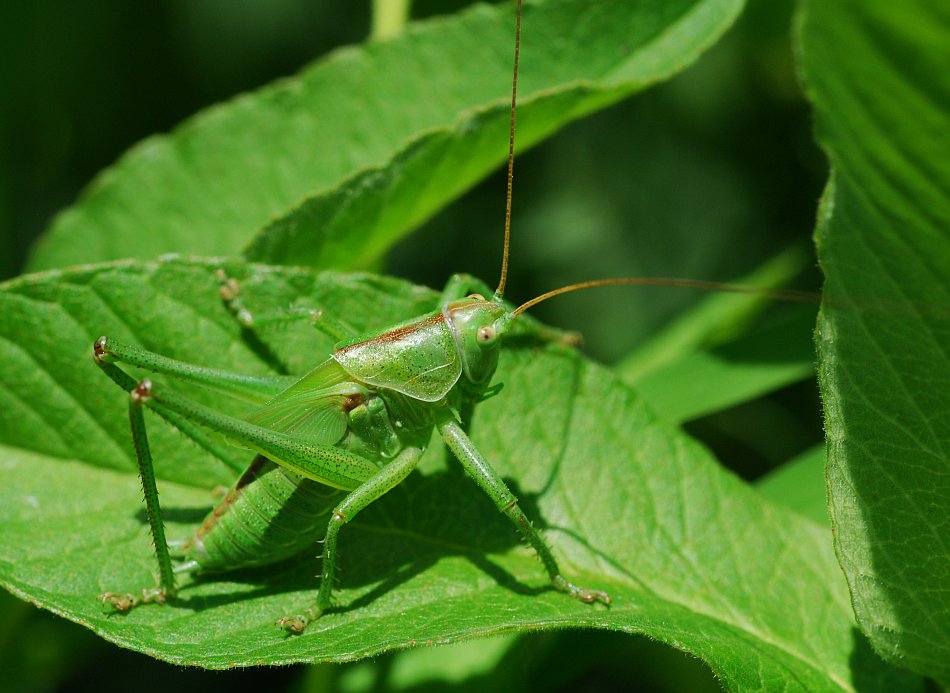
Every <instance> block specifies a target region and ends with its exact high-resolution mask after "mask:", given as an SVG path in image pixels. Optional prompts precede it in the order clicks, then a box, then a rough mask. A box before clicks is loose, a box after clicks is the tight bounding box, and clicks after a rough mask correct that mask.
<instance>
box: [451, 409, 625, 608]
mask: <svg viewBox="0 0 950 693" xmlns="http://www.w3.org/2000/svg"><path fill="white" fill-rule="evenodd" d="M437 427H438V429H439V434H440V435H441V436H442V439H443V440H444V441H445V444H446V445H447V446H448V447H449V449H450V450H451V451H452V452H453V453H455V456H456V457H457V458H458V460H459V462H461V463H462V466H463V467H464V468H465V471H467V472H468V473H469V474H470V475H471V477H472V478H473V479H474V480H475V483H476V484H478V485H479V486H480V487H481V488H482V490H483V491H484V492H485V493H487V494H488V497H489V498H491V499H492V501H494V503H495V506H496V507H497V508H498V509H499V510H500V511H501V512H502V513H503V514H504V515H505V516H506V517H507V518H508V519H509V520H511V521H512V522H513V523H514V525H515V527H517V528H518V531H519V532H520V533H521V536H522V538H523V539H524V542H525V543H526V544H528V545H529V546H530V547H531V548H533V549H534V550H535V551H537V553H538V558H540V559H541V563H543V564H544V568H545V569H546V570H547V571H548V576H549V577H550V578H551V584H552V585H553V586H554V589H556V590H557V591H559V592H564V593H565V594H568V595H570V596H571V597H574V598H575V599H578V600H580V601H582V602H584V603H586V604H592V603H594V602H601V603H603V604H610V595H608V594H607V593H606V592H601V591H600V590H594V589H589V588H586V587H580V586H578V585H575V584H574V583H572V582H568V580H567V579H565V578H564V576H563V575H561V570H560V568H558V565H557V560H556V559H555V558H554V553H553V552H552V551H551V547H550V546H548V544H547V542H546V541H545V540H544V537H543V536H542V535H541V532H539V531H538V530H537V529H536V528H535V527H534V525H533V524H531V520H529V519H528V517H527V515H525V514H524V511H523V510H522V509H521V508H520V507H519V506H518V499H517V498H515V495H514V494H513V493H512V492H511V491H510V490H509V489H508V486H507V485H505V482H504V481H502V479H501V477H500V476H498V473H497V472H496V471H495V470H494V469H492V467H491V465H490V464H489V463H488V460H486V459H485V458H484V457H482V454H481V453H480V452H479V451H478V448H476V447H475V445H474V444H473V443H472V441H471V439H470V438H469V437H468V436H467V435H465V432H464V431H463V430H462V427H461V426H459V425H458V423H456V422H455V420H454V419H451V418H446V419H444V420H443V421H441V422H440V423H438V424H437Z"/></svg>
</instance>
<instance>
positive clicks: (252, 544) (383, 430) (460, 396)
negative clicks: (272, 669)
mask: <svg viewBox="0 0 950 693" xmlns="http://www.w3.org/2000/svg"><path fill="white" fill-rule="evenodd" d="M518 16H519V20H518V24H519V26H518V29H517V30H516V41H515V71H514V75H515V82H514V87H515V88H513V89H512V124H511V142H510V150H509V178H508V180H509V187H508V196H507V206H506V222H505V241H504V253H503V262H502V270H501V280H500V282H499V285H498V287H497V289H496V290H495V291H494V292H493V291H492V290H491V289H490V288H489V287H487V286H485V285H484V284H482V283H481V282H478V281H476V280H473V279H471V278H468V277H462V276H456V277H454V278H453V279H452V280H450V282H449V284H448V285H447V286H446V288H445V290H444V291H443V293H442V295H441V298H440V301H439V304H438V307H437V309H436V310H435V311H433V312H432V313H429V314H427V315H424V316H421V317H419V318H417V319H415V320H412V321H410V322H407V323H403V324H400V325H396V326H393V327H392V328H390V329H387V330H383V331H381V332H380V333H378V334H372V335H357V334H355V333H354V332H353V331H352V330H350V329H349V328H347V327H346V326H345V325H344V324H343V323H342V322H340V321H338V320H336V319H334V318H335V316H327V315H324V314H323V313H321V312H320V310H319V309H318V307H314V309H313V310H311V311H301V310H297V311H295V312H293V313H287V314H285V315H283V316H276V317H273V318H272V319H275V320H295V319H304V320H310V321H311V322H312V323H313V325H314V327H315V328H316V329H318V330H320V331H321V332H323V333H325V334H327V335H328V336H330V337H331V338H332V339H334V341H336V342H337V343H336V346H335V347H334V349H333V351H332V353H331V354H329V355H328V358H327V359H326V360H324V361H323V362H322V363H320V364H319V365H317V366H316V367H315V368H314V369H313V370H311V371H310V372H309V373H307V374H306V375H304V376H303V377H302V378H301V379H300V380H298V381H297V382H296V383H294V384H292V385H290V386H289V387H285V381H284V380H283V379H279V378H247V377H242V376H239V375H235V374H232V373H224V372H218V371H213V370H210V369H206V368H202V367H197V366H193V365H190V364H185V363H182V362H177V361H174V360H171V359H167V358H164V357H162V356H159V355H157V354H153V353H149V352H146V351H143V350H140V349H137V348H134V347H130V346H125V345H122V344H120V343H118V342H116V341H113V340H111V339H109V338H108V337H105V336H104V337H101V338H100V339H98V340H97V341H96V343H95V347H94V355H95V360H96V363H97V364H98V365H99V367H100V368H101V369H102V370H103V371H104V372H105V373H106V375H108V376H109V377H110V378H111V379H112V380H113V381H114V382H115V383H116V384H118V385H119V386H120V387H121V388H122V389H124V390H126V391H127V392H129V394H130V400H129V417H130V422H131V429H132V440H133V446H134V449H135V455H136V458H137V460H138V463H139V467H140V473H141V476H142V482H143V486H144V489H145V497H146V504H147V509H148V516H149V522H150V525H151V530H152V534H153V538H154V542H155V546H156V552H157V556H158V563H159V574H160V580H159V585H158V587H154V588H147V589H143V590H142V591H141V592H139V593H118V592H108V593H105V594H103V595H102V596H101V598H102V600H103V601H104V602H105V603H108V604H110V605H111V606H112V607H114V608H115V609H117V610H121V611H124V610H128V609H131V608H133V607H136V606H138V605H141V604H147V603H163V602H165V601H167V600H170V599H173V598H174V597H175V596H176V587H175V574H176V573H180V572H188V571H195V570H197V571H207V572H218V571H225V570H231V569H239V568H245V567H250V566H257V565H267V564H271V563H275V562H277V561H280V560H283V559H286V558H288V557H290V556H293V555H296V554H298V553H301V552H303V551H306V550H308V549H312V547H314V546H316V544H317V541H318V540H319V539H320V538H321V537H322V539H323V544H322V557H323V562H322V573H321V576H320V583H319V591H318V595H317V599H316V603H315V604H314V605H312V607H311V608H309V609H306V610H304V611H303V612H302V613H297V614H292V615H286V616H283V617H281V618H279V620H278V624H279V625H280V626H281V627H282V628H283V629H285V630H286V631H288V632H291V633H300V632H302V631H303V630H304V629H305V628H306V627H307V626H308V624H309V623H311V622H312V621H313V620H315V619H316V618H319V617H320V616H321V615H322V614H323V613H324V612H325V611H326V610H327V609H328V608H330V605H331V600H332V590H333V586H334V571H335V567H336V557H337V537H338V534H339V532H340V529H341V528H342V526H343V525H344V524H345V523H347V522H349V521H351V520H352V519H353V518H354V517H355V516H356V514H357V513H358V512H359V511H360V510H362V509H363V508H365V507H366V506H367V505H369V504H370V503H372V502H373V501H374V500H377V499H378V498H380V497H381V496H382V495H384V494H385V493H386V492H387V491H389V490H390V489H392V488H393V487H395V486H396V485H397V484H399V483H400V482H401V481H402V480H404V479H405V478H406V477H407V476H408V475H409V474H410V473H411V472H412V470H413V469H414V467H415V466H416V464H417V462H418V461H419V459H420V457H421V455H422V452H423V450H424V449H425V447H426V445H427V444H428V441H429V439H430V437H431V435H432V433H433V429H435V430H437V431H438V432H439V434H440V435H441V437H442V438H443V440H444V441H445V443H446V445H447V447H448V448H449V449H450V450H451V451H452V452H453V453H454V454H455V456H456V457H457V458H458V459H459V461H460V462H461V463H462V465H463V467H464V468H465V469H466V471H467V472H468V473H469V475H470V476H472V477H473V479H474V480H475V481H476V483H477V484H478V485H479V486H480V487H481V488H482V490H483V491H484V492H485V493H486V494H487V495H488V496H489V498H490V499H491V500H492V502H494V503H495V505H496V507H497V508H498V509H499V510H500V511H501V512H502V513H504V514H505V515H506V516H507V517H508V518H509V519H510V520H511V521H512V523H513V524H514V525H515V527H516V529H517V530H518V531H520V533H521V534H522V538H523V539H524V541H525V542H526V543H527V544H528V545H529V546H531V547H532V548H533V549H534V550H535V551H536V552H537V553H538V555H539V557H540V559H541V562H542V564H543V566H544V568H545V569H546V571H547V573H548V575H549V577H550V580H551V583H552V585H553V587H554V588H555V589H556V590H558V591H561V592H564V593H566V594H568V595H570V596H572V597H574V598H576V599H578V600H580V601H582V602H586V603H601V604H609V603H610V597H609V596H608V595H607V593H606V592H604V591H601V590H599V589H594V588H589V587H581V586H578V585H575V584H573V583H572V582H570V581H569V580H568V579H567V578H566V577H565V576H564V575H562V573H561V570H560V568H559V567H558V564H557V561H556V559H555V556H554V554H553V552H552V550H551V549H550V548H549V546H548V545H547V543H546V542H545V540H544V538H543V536H542V534H541V533H540V531H539V530H537V529H536V528H535V527H534V526H533V525H532V523H531V522H530V520H529V519H528V518H527V517H526V515H525V513H524V512H523V511H522V510H521V509H520V507H519V506H518V503H517V500H516V498H515V496H514V495H513V494H512V493H511V492H510V490H509V489H508V488H507V486H506V485H505V483H504V482H503V481H502V480H501V478H500V477H499V476H498V474H497V473H496V472H495V471H494V470H493V469H492V467H491V465H490V463H489V461H488V460H487V459H485V457H484V456H483V455H482V454H481V453H480V452H479V451H478V449H477V448H476V447H475V446H474V445H473V444H472V442H471V440H470V439H469V438H468V435H467V433H466V431H465V428H464V425H463V424H464V423H466V422H467V421H468V419H469V414H470V412H471V409H472V407H473V406H474V405H475V404H476V403H477V402H479V401H481V400H483V399H485V398H487V397H490V396H491V395H492V394H493V393H494V392H496V391H497V386H494V385H492V377H493V375H494V372H495V367H496V365H497V362H498V355H499V350H500V348H501V343H502V336H503V335H504V334H505V332H506V331H507V330H508V329H509V327H510V325H511V323H512V321H513V320H515V319H516V318H517V316H518V315H519V314H520V313H521V312H523V311H524V310H526V309H527V308H529V307H530V306H532V305H534V304H535V303H536V302H538V301H540V300H544V299H545V298H548V297H550V296H551V295H556V294H557V293H563V292H565V291H571V290H575V289H580V288H587V287H590V286H594V285H599V284H622V283H650V280H637V279H618V280H603V281H599V282H588V283H585V284H578V285H572V286H569V287H564V288H562V289H559V290H557V291H556V292H552V293H551V294H545V295H544V296H540V297H538V298H537V299H533V300H532V301H529V302H528V303H526V304H524V305H522V306H521V307H519V308H517V309H515V310H509V309H508V307H507V306H506V305H505V304H504V303H503V295H504V288H505V278H506V275H507V260H508V236H509V229H510V205H511V180H512V178H511V171H512V162H513V139H514V112H515V102H516V94H517V90H516V85H517V60H518V57H517V56H518V43H519V41H518V36H519V35H520V7H519V13H518ZM707 286H708V285H707ZM714 288H722V287H721V286H719V287H714ZM221 293H222V299H223V300H224V302H225V304H226V305H227V306H228V308H229V309H230V311H231V312H232V314H233V315H234V316H235V318H236V319H237V320H238V321H239V322H241V323H242V324H243V325H244V326H245V327H247V328H249V329H253V328H254V327H255V326H256V325H260V324H262V323H263V322H265V319H263V318H264V317H265V316H261V315H259V314H256V312H255V310H256V307H254V306H246V305H245V304H244V303H243V301H242V297H241V291H240V285H239V284H238V283H237V282H235V281H234V280H233V279H232V278H230V277H228V276H226V275H222V276H221ZM486 297H488V298H486ZM119 364H127V365H129V366H134V367H139V368H144V369H146V370H150V371H152V372H155V373H161V374H164V375H166V376H169V377H171V378H172V379H179V380H182V381H190V382H194V383H198V384H201V385H204V386H206V387H211V388H214V389H216V390H218V391H220V392H222V393H223V394H229V395H230V394H234V393H236V392H237V393H240V394H242V395H243V396H244V397H245V398H249V399H251V400H252V401H257V402H259V406H258V408H257V409H255V410H253V411H252V412H250V413H249V414H248V415H247V416H245V417H244V418H242V419H238V418H233V417H230V416H226V415H224V414H221V413H219V412H217V411H214V410H212V409H209V408H207V407H205V406H202V405H199V404H198V403H196V402H193V401H190V400H189V399H187V398H184V397H181V396H180V395H177V394H176V393H174V392H172V391H170V390H168V389H167V388H166V387H162V386H159V385H157V384H155V383H153V382H152V381H151V379H148V378H146V379H144V380H141V381H137V380H135V379H133V378H132V376H130V375H129V374H128V373H127V372H126V371H125V370H123V369H122V368H120V366H119ZM143 406H147V407H148V408H150V409H152V410H153V411H154V412H156V413H157V414H159V415H160V416H161V417H162V418H164V419H165V420H166V421H168V422H169V423H171V424H172V425H173V426H176V427H177V428H179V429H180V430H182V431H183V432H184V433H186V434H187V435H189V436H191V437H192V438H195V439H196V440H199V441H200V440H201V439H202V437H203V435H204V433H203V432H202V431H203V429H210V430H211V431H214V432H216V433H219V434H222V435H224V436H225V437H227V438H228V439H229V440H230V441H231V442H233V443H234V444H236V445H238V446H241V447H244V448H247V449H249V450H252V451H254V452H256V453H257V455H256V456H255V457H254V459H253V461H252V463H251V465H250V467H249V468H248V469H247V471H246V472H245V473H244V474H243V475H242V476H241V477H240V478H239V479H238V481H237V482H236V483H235V485H234V486H233V487H232V489H231V490H230V491H229V493H228V495H227V496H226V497H225V499H224V500H223V501H222V502H221V503H220V504H219V505H218V507H217V508H215V509H214V510H213V511H212V512H211V514H209V516H208V517H207V518H206V519H205V521H204V522H203V523H202V525H201V526H200V527H199V528H198V530H197V531H196V533H195V534H194V536H193V537H192V538H191V539H189V540H188V541H187V542H185V543H184V544H183V545H182V546H181V547H180V549H181V553H182V555H183V560H182V562H180V563H179V564H178V565H177V566H175V565H173V562H172V558H171V554H170V551H169V548H168V543H167V542H166V539H165V536H164V529H163V525H162V520H161V510H160V508H159V505H158V495H157V490H156V487H155V477H154V472H153V469H152V463H151V453H150V451H149V446H148V440H147V436H146V432H145V419H144V415H143V411H142V407H143ZM286 515H294V516H297V517H308V518H311V521H310V522H307V523H299V522H298V523H288V522H287V521H286V520H282V519H280V518H281V517H282V516H286ZM275 616H278V614H275Z"/></svg>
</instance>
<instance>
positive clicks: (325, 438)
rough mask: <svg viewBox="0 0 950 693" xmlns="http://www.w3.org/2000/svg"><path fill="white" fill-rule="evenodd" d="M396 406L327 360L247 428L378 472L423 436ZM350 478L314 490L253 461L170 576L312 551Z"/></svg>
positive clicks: (427, 424) (412, 417)
mask: <svg viewBox="0 0 950 693" xmlns="http://www.w3.org/2000/svg"><path fill="white" fill-rule="evenodd" d="M403 399H404V398H403V396H402V395H400V394H399V393H395V392H391V391H388V390H386V389H380V390H377V389H375V388H373V387H371V386H368V385H367V384H365V383H362V382H360V381H359V380H357V379H355V378H352V376H349V375H348V374H347V373H346V371H345V370H344V369H343V368H342V367H341V366H340V365H339V364H338V363H337V362H336V361H335V360H333V359H328V360H327V361H325V362H323V363H322V364H320V365H319V366H317V367H316V368H314V369H313V370H312V371H311V372H310V373H308V374H307V375H305V376H303V377H302V378H301V379H300V380H298V381H297V383H295V384H294V385H292V386H291V387H290V388H288V389H287V390H285V391H284V392H283V393H281V394H280V395H278V396H277V397H275V398H274V399H272V400H271V401H270V402H268V403H267V404H266V405H265V406H264V407H262V408H261V409H259V410H257V411H256V412H253V413H251V414H250V415H249V416H248V417H247V420H248V421H251V422H254V423H257V424H260V425H266V426H268V427H271V428H276V429H279V430H281V431H283V432H292V433H294V434H297V435H300V436H302V437H305V438H306V439H307V440H309V441H311V442H314V443H318V444H322V445H334V446H336V447H339V448H341V449H343V450H346V451H348V452H351V453H355V454H357V455H359V456H360V458H361V459H363V460H365V461H367V462H369V463H370V465H369V466H371V467H372V468H376V469H378V468H380V467H382V466H383V465H385V464H386V463H387V462H389V461H390V460H391V459H393V458H394V457H395V456H396V455H398V454H399V453H400V452H401V451H402V450H403V449H404V448H405V447H406V445H407V444H415V445H417V446H419V447H422V446H425V444H426V443H427V442H428V439H429V437H430V436H431V432H432V426H433V424H432V419H431V416H429V415H428V412H427V411H426V410H425V408H423V412H422V415H421V416H420V412H419V411H418V407H411V406H406V404H405V403H404V402H403ZM363 475H365V476H368V475H366V473H365V472H363ZM354 477H357V478H354V479H340V478H337V479H321V481H322V482H323V483H320V482H319V481H315V480H313V479H308V478H306V477H305V476H302V475H301V474H297V473H296V472H294V471H293V470H291V469H287V468H286V467H284V466H282V465H280V464H277V463H275V462H273V461H272V460H270V459H268V458H267V457H265V456H264V455H260V454H259V455H257V456H256V457H255V458H254V460H253V462H252V463H251V465H250V466H249V467H248V469H247V470H246V471H245V472H244V473H243V474H242V475H241V477H240V478H239V479H238V481H237V482H236V483H235V485H234V486H233V487H232V488H231V489H230V491H228V493H227V495H226V496H225V497H224V498H223V499H222V500H221V502H220V503H219V504H218V505H217V506H216V507H215V508H214V509H213V510H212V511H211V512H210V513H209V514H208V515H207V517H206V518H205V519H204V521H203V522H202V523H201V525H200V526H199V527H198V529H197V530H196V532H195V534H194V535H193V536H192V537H191V539H189V540H188V541H187V542H186V543H185V544H184V547H183V549H184V559H185V560H184V563H183V564H182V565H181V566H180V567H179V568H178V570H179V571H188V570H200V571H208V572H216V571H230V570H236V569H239V568H247V567H255V566H263V565H270V564H272V563H276V562H278V561H281V560H284V559H287V558H290V557H292V556H295V555H297V554H300V553H302V552H304V551H306V550H308V549H309V550H311V551H313V550H314V548H315V547H316V546H317V542H318V541H319V539H321V538H322V535H323V532H325V531H326V527H327V522H328V521H329V518H330V514H331V513H332V511H333V508H334V507H335V506H336V504H337V503H339V502H340V500H342V498H343V497H344V495H345V494H344V493H343V491H351V490H353V489H354V488H356V486H358V482H359V481H363V480H365V479H364V478H363V476H361V475H360V472H357V474H354ZM327 481H335V485H336V486H337V487H338V488H334V487H333V486H328V485H327V483H326V482H327Z"/></svg>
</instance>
